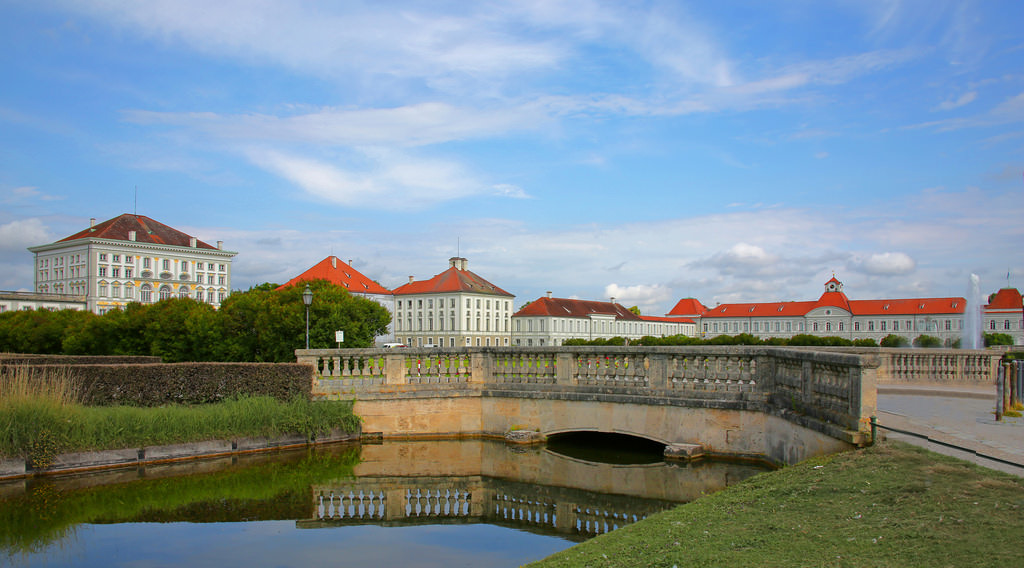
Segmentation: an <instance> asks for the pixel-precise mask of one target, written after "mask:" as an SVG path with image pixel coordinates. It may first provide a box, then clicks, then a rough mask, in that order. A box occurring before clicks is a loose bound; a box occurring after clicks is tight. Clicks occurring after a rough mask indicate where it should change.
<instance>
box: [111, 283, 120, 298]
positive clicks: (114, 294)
mask: <svg viewBox="0 0 1024 568" xmlns="http://www.w3.org/2000/svg"><path fill="white" fill-rule="evenodd" d="M110 290H111V292H112V293H111V296H112V297H114V298H120V297H121V285H120V284H116V283H115V284H114V285H113V286H111V288H110Z"/></svg>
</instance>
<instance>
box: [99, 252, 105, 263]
mask: <svg viewBox="0 0 1024 568" xmlns="http://www.w3.org/2000/svg"><path fill="white" fill-rule="evenodd" d="M106 261H107V253H105V252H101V253H100V262H106Z"/></svg>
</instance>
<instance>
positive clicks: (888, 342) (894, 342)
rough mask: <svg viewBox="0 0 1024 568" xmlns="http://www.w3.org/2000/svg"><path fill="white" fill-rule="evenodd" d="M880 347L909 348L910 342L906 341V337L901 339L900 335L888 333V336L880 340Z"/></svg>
mask: <svg viewBox="0 0 1024 568" xmlns="http://www.w3.org/2000/svg"><path fill="white" fill-rule="evenodd" d="M881 346H882V347H909V346H910V340H909V339H907V338H906V337H903V336H902V335H896V334H895V333H890V334H889V335H886V336H885V337H883V338H882V343H881Z"/></svg>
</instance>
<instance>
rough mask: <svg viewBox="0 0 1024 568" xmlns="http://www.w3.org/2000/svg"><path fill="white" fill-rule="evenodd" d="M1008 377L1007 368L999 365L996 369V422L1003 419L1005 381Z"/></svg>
mask: <svg viewBox="0 0 1024 568" xmlns="http://www.w3.org/2000/svg"><path fill="white" fill-rule="evenodd" d="M1005 376H1006V368H1005V367H1003V366H1002V365H999V366H998V367H997V368H996V422H1000V421H1002V419H1003V410H1004V409H1003V380H1004V378H1005Z"/></svg>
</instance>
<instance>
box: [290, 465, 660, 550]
mask: <svg viewBox="0 0 1024 568" xmlns="http://www.w3.org/2000/svg"><path fill="white" fill-rule="evenodd" d="M676 505H678V503H674V502H671V501H664V500H660V499H645V498H640V497H633V496H627V495H606V494H601V493H596V492H593V491H587V490H584V489H574V488H567V487H555V486H542V485H535V484H532V483H520V482H515V481H507V480H502V479H493V478H488V477H480V476H469V477H462V478H450V477H446V478H417V479H400V478H384V479H372V478H363V479H359V480H355V481H350V482H347V483H345V482H341V483H338V484H337V485H332V486H316V487H314V488H313V515H312V518H311V519H309V520H302V521H298V522H297V523H296V524H297V526H298V527H300V528H322V527H336V526H342V525H362V524H375V525H380V526H412V525H433V524H478V523H486V524H492V525H500V526H506V527H510V528H515V529H520V530H527V531H531V532H538V533H542V534H558V535H560V536H563V537H566V538H569V539H571V540H585V539H587V538H590V537H593V536H596V535H599V534H604V533H606V532H608V531H611V530H614V529H616V528H619V527H622V526H625V525H628V524H630V523H633V522H636V521H639V520H641V519H644V518H646V517H647V516H648V515H650V514H652V513H656V512H658V511H664V510H666V509H670V508H672V507H674V506H676Z"/></svg>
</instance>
